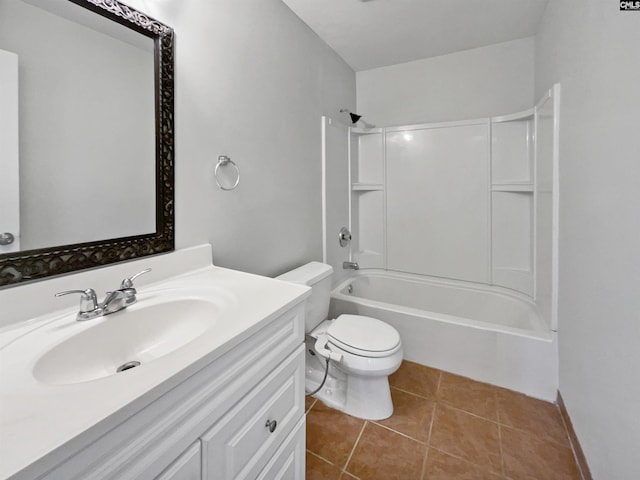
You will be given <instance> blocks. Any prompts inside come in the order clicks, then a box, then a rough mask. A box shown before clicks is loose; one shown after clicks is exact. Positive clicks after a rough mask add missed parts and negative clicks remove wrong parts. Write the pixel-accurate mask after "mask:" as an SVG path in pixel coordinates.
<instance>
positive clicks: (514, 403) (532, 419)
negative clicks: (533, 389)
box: [497, 389, 569, 446]
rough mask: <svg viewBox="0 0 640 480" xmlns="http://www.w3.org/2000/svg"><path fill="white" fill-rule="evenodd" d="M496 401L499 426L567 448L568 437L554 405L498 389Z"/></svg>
mask: <svg viewBox="0 0 640 480" xmlns="http://www.w3.org/2000/svg"><path fill="white" fill-rule="evenodd" d="M497 399H498V421H499V422H500V423H501V424H503V425H506V426H508V427H513V428H517V429H519V430H525V431H527V432H529V433H532V434H535V435H538V436H539V437H540V439H541V440H550V441H554V442H557V443H559V444H561V445H564V446H569V437H568V436H567V432H566V430H565V428H564V423H563V422H562V416H561V415H560V411H559V410H558V407H557V406H556V405H555V404H553V403H548V402H544V401H542V400H538V399H536V398H531V397H527V396H526V395H523V394H521V393H516V392H512V391H510V390H504V389H499V391H498V394H497Z"/></svg>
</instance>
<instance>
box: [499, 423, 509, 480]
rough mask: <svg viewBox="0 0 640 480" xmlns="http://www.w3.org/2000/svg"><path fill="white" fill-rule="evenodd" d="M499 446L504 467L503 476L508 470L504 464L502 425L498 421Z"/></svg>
mask: <svg viewBox="0 0 640 480" xmlns="http://www.w3.org/2000/svg"><path fill="white" fill-rule="evenodd" d="M498 447H499V449H500V466H501V467H502V476H505V475H506V473H507V470H506V469H505V466H504V452H503V450H502V425H500V424H499V423H498Z"/></svg>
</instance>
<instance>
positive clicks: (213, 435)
mask: <svg viewBox="0 0 640 480" xmlns="http://www.w3.org/2000/svg"><path fill="white" fill-rule="evenodd" d="M303 416H304V346H303V345H300V346H299V347H298V348H297V349H296V352H295V353H293V354H292V355H291V356H290V357H289V358H288V359H287V360H285V361H284V362H283V363H282V364H281V365H280V366H279V367H278V368H276V369H275V370H274V371H273V372H271V374H270V375H269V376H267V377H266V378H265V379H264V380H263V381H262V382H260V384H258V385H257V386H256V387H255V388H254V389H253V390H252V391H251V392H250V393H249V394H248V395H247V396H246V397H245V398H244V399H242V400H241V401H240V402H239V403H238V404H237V405H236V406H235V407H234V408H233V409H231V410H230V411H229V413H227V415H225V416H224V417H223V418H222V419H221V420H220V421H219V422H218V423H217V424H216V425H215V426H214V427H213V428H212V429H211V430H209V431H208V432H207V433H206V434H205V435H203V437H202V442H203V446H202V448H203V477H204V478H207V479H215V480H231V479H234V480H235V479H254V478H256V476H257V475H258V474H259V473H260V471H261V470H262V469H263V468H264V466H265V465H266V464H267V462H268V461H269V459H270V458H271V457H272V456H273V455H274V453H275V452H276V450H277V449H278V448H279V446H280V445H281V444H282V442H283V441H284V440H285V439H286V438H287V436H288V435H289V433H290V432H291V431H292V430H293V429H294V427H296V426H297V424H298V422H299V421H300V419H301V418H302V417H303Z"/></svg>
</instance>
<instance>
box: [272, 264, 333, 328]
mask: <svg viewBox="0 0 640 480" xmlns="http://www.w3.org/2000/svg"><path fill="white" fill-rule="evenodd" d="M332 273H333V268H332V267H331V265H327V264H326V263H320V262H310V263H307V264H306V265H302V266H301V267H298V268H296V269H293V270H291V271H289V272H287V273H283V274H282V275H280V276H279V277H276V278H277V279H278V280H284V281H285V282H291V283H299V284H302V285H307V286H309V287H311V297H309V298H308V299H307V305H306V310H305V331H306V332H307V333H309V332H311V330H313V329H314V328H316V327H317V326H318V325H320V323H321V322H322V321H323V320H325V319H326V318H327V315H328V314H329V300H330V297H331V274H332Z"/></svg>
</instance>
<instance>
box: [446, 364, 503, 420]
mask: <svg viewBox="0 0 640 480" xmlns="http://www.w3.org/2000/svg"><path fill="white" fill-rule="evenodd" d="M496 392H497V388H496V387H494V386H492V385H488V384H486V383H480V382H476V381H475V380H471V379H469V378H465V377H460V376H458V375H453V374H451V373H445V372H443V373H442V378H441V379H440V386H439V388H438V400H440V401H443V402H446V403H448V404H449V405H453V406H454V407H457V408H460V409H462V410H464V411H466V412H470V413H473V414H475V415H480V416H481V417H484V418H486V419H488V420H493V421H494V422H495V421H497V420H498V413H497V408H496Z"/></svg>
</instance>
